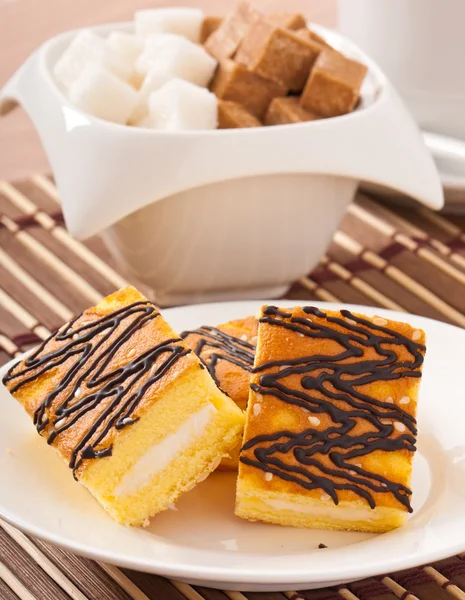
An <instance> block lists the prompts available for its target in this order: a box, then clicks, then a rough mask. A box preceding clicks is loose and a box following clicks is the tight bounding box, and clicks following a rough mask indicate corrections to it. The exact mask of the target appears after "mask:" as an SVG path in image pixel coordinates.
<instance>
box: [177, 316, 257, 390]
mask: <svg viewBox="0 0 465 600" xmlns="http://www.w3.org/2000/svg"><path fill="white" fill-rule="evenodd" d="M189 335H198V336H199V340H198V342H197V345H196V347H195V350H194V352H195V353H196V354H197V356H198V357H199V358H202V352H203V350H206V349H208V348H216V350H217V351H214V352H212V353H211V354H209V355H208V357H207V358H205V359H203V358H202V360H203V362H204V363H205V366H206V367H207V369H208V372H209V373H210V375H211V376H212V377H213V379H214V380H215V383H216V385H218V386H219V385H220V382H219V381H218V378H217V376H216V367H217V366H218V363H219V362H220V361H222V360H225V361H227V362H229V363H231V364H234V365H237V366H238V367H240V368H241V369H244V370H245V371H247V372H249V373H250V372H251V371H252V367H253V362H254V357H255V346H253V345H252V344H250V343H249V342H245V341H244V340H241V339H240V338H237V337H235V336H233V335H229V334H228V333H225V332H224V331H220V330H219V329H216V327H210V326H208V325H204V326H203V327H199V329H194V330H191V331H183V332H182V333H181V337H182V338H183V339H185V338H186V337H187V336H189Z"/></svg>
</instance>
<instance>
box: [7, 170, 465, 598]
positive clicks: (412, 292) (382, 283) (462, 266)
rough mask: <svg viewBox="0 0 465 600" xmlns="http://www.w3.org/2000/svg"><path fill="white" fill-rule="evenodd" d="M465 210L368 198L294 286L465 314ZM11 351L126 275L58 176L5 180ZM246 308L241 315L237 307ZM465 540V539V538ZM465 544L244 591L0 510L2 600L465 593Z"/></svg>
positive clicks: (460, 317)
mask: <svg viewBox="0 0 465 600" xmlns="http://www.w3.org/2000/svg"><path fill="white" fill-rule="evenodd" d="M464 227H465V220H463V219H462V220H460V219H451V218H448V219H445V218H444V217H442V216H440V215H438V214H435V213H432V212H431V211H429V210H427V209H421V208H420V209H412V208H409V209H406V208H400V207H397V206H395V207H389V208H387V207H386V206H383V205H381V204H379V203H376V202H374V201H373V200H371V199H370V198H368V197H366V196H360V197H358V198H357V201H356V203H355V204H353V205H352V206H351V207H350V208H349V210H348V213H347V215H346V217H345V218H344V220H343V222H342V224H341V226H340V229H339V231H338V232H337V234H336V236H335V237H334V241H333V244H332V245H331V247H330V249H329V250H328V253H327V255H326V256H325V257H324V258H323V259H322V261H321V263H320V265H319V266H318V267H317V268H316V269H315V270H314V271H313V272H312V273H310V274H309V275H308V276H307V277H305V278H303V279H302V280H300V281H299V282H297V283H295V285H294V286H293V287H292V289H291V290H290V292H289V293H288V295H287V297H290V298H300V299H308V300H318V299H319V300H327V301H335V302H345V303H356V304H368V305H375V306H381V307H384V308H391V309H394V310H404V311H408V312H413V313H416V314H420V315H424V316H427V317H432V318H434V319H439V320H442V321H446V322H449V323H453V324H455V325H459V326H465V293H464V292H465V287H464V284H465V234H464V231H463V230H464ZM0 281H1V285H0V361H1V363H4V362H6V361H8V360H10V359H11V358H12V357H13V356H15V355H17V354H18V353H19V352H22V351H24V350H27V349H28V348H30V347H31V346H33V345H35V344H37V343H38V342H39V341H40V340H42V339H44V338H45V337H47V336H48V334H49V333H50V331H51V330H53V329H55V328H56V327H57V326H59V325H61V324H62V322H63V321H66V320H68V319H69V318H71V316H72V315H73V314H75V313H78V312H80V311H82V310H83V309H84V308H86V307H87V306H89V305H91V304H94V303H96V302H97V301H98V300H99V299H100V298H101V297H102V296H103V295H106V294H109V293H111V292H112V291H113V290H114V289H115V288H119V287H122V286H124V285H125V284H126V280H125V278H124V276H123V275H122V273H121V272H119V270H118V266H117V265H116V264H115V261H114V260H113V258H112V257H111V256H110V255H109V254H108V252H107V250H106V249H105V247H104V246H103V244H102V242H101V241H100V240H99V239H98V238H93V239H91V240H89V241H88V242H86V243H85V244H81V243H79V242H76V241H75V240H73V239H72V238H71V237H70V236H69V235H68V233H67V232H66V230H65V228H64V226H63V220H62V215H61V210H60V205H59V199H58V195H57V192H56V189H55V186H54V184H53V182H52V180H51V179H50V178H48V177H45V176H43V175H36V176H33V177H31V178H30V179H28V180H26V181H21V182H15V183H8V182H0ZM238 316H240V315H238ZM464 547H465V540H464ZM463 590H465V554H463V555H461V556H454V557H452V558H449V559H447V560H443V561H440V562H438V563H435V564H434V565H427V566H424V567H422V568H417V569H411V570H408V571H402V572H398V573H391V574H388V575H385V576H381V577H379V578H376V579H374V578H373V579H367V580H364V581H361V582H357V583H352V584H348V585H346V586H339V587H337V588H333V589H326V590H318V591H309V592H299V593H297V592H295V591H292V590H286V591H283V592H280V593H240V592H228V591H221V590H212V589H207V588H200V587H195V588H194V587H192V586H189V585H186V584H182V583H179V582H176V581H169V580H167V579H164V578H162V577H157V576H155V575H147V574H143V573H136V572H134V571H129V570H126V569H118V568H116V567H114V566H110V565H105V564H101V563H97V562H95V561H91V560H87V559H83V558H80V557H77V556H74V555H72V554H70V553H68V552H65V551H63V550H60V549H58V548H55V547H53V546H51V545H49V544H46V543H44V542H41V541H39V540H36V539H32V538H29V537H28V536H26V535H24V534H23V533H21V532H19V531H18V530H16V529H14V528H13V527H11V526H10V525H8V524H6V523H3V522H1V521H0V599H1V600H18V599H21V600H52V599H53V600H131V599H132V600H165V599H166V600H185V599H186V598H187V599H188V600H227V599H228V598H229V599H230V600H286V599H287V600H301V599H307V600H344V599H345V600H395V599H396V598H400V599H402V600H404V599H406V600H423V599H424V600H432V599H434V600H451V599H452V598H456V599H459V600H465V592H464V591H463Z"/></svg>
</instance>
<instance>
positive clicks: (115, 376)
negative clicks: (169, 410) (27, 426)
mask: <svg viewBox="0 0 465 600" xmlns="http://www.w3.org/2000/svg"><path fill="white" fill-rule="evenodd" d="M158 316H159V312H158V311H157V310H156V308H155V307H154V306H153V305H152V304H150V303H149V302H146V301H140V302H135V303H133V304H131V305H128V306H125V307H123V308H121V309H119V310H116V311H114V312H112V313H110V314H108V315H105V316H104V317H101V318H99V319H96V320H92V321H90V320H89V321H82V322H81V323H80V324H78V325H77V327H75V325H76V323H77V321H78V320H79V319H80V318H81V317H82V315H80V316H78V317H76V318H75V319H73V320H72V321H70V323H68V324H67V325H65V326H64V327H62V328H61V329H60V330H58V331H56V332H55V333H53V334H52V335H51V336H50V337H49V338H48V339H47V340H45V341H44V342H43V343H42V344H41V345H40V346H39V347H38V348H37V350H35V351H34V352H33V353H32V354H31V355H29V356H28V357H27V358H26V359H25V360H24V362H23V363H19V364H16V365H13V367H11V369H10V370H9V371H8V372H7V374H6V375H5V376H4V378H3V383H4V384H5V385H7V386H8V388H9V390H10V392H11V393H13V394H14V393H15V392H16V391H18V390H19V389H20V388H22V387H23V386H25V385H26V384H28V383H32V382H33V381H35V380H37V379H38V378H40V377H42V376H44V375H46V374H47V372H48V371H50V370H52V369H55V368H56V367H59V366H60V365H63V364H64V363H67V362H68V361H70V360H72V359H73V358H74V359H75V360H74V362H73V364H72V365H71V366H70V367H69V368H67V367H65V371H66V372H65V374H64V376H63V378H62V379H61V380H60V382H59V383H58V385H56V387H55V388H54V389H53V390H52V391H51V392H50V393H49V394H48V395H47V397H46V398H45V400H44V401H43V402H42V403H41V404H40V405H39V406H38V407H37V409H36V410H35V413H34V424H35V425H36V428H37V431H38V432H39V433H41V434H42V435H44V436H45V437H46V438H47V441H48V443H49V444H52V443H53V442H54V441H55V440H56V439H57V437H58V436H59V435H60V434H62V433H63V432H64V431H66V430H67V429H69V428H70V427H72V426H73V425H75V424H76V423H77V422H78V421H80V420H81V419H83V418H85V416H86V414H87V413H89V411H92V410H96V409H98V407H99V405H101V406H104V407H105V408H104V409H103V410H102V411H100V412H99V413H98V414H97V416H96V417H95V419H94V420H93V421H92V424H91V426H90V427H89V428H88V429H87V431H86V432H85V433H84V435H83V436H82V437H81V439H80V440H78V442H77V443H76V445H75V446H74V448H73V450H72V452H71V459H70V462H69V466H70V468H71V469H73V472H74V474H75V476H76V470H77V469H78V468H79V467H80V465H81V464H82V461H83V459H93V458H101V457H104V456H110V455H111V452H112V445H111V444H107V445H105V438H107V436H108V434H109V433H110V432H111V430H112V429H116V430H120V429H123V428H124V427H126V426H128V425H131V424H132V423H135V422H136V421H137V420H138V417H137V416H135V415H134V412H135V411H136V409H137V407H138V406H139V404H140V402H141V400H142V399H143V397H144V395H145V394H146V392H147V391H148V389H149V388H150V387H151V386H152V385H153V384H154V383H155V382H157V381H158V380H159V379H161V378H162V377H163V376H164V375H165V374H166V373H167V372H168V371H169V370H170V368H171V367H172V366H173V365H174V364H175V363H176V362H177V361H178V360H179V358H180V357H181V356H184V355H186V354H188V353H189V352H190V350H189V349H186V348H185V347H184V346H183V345H180V344H179V342H180V341H181V340H180V338H173V339H168V340H165V341H164V342H162V343H160V344H157V345H156V346H153V347H151V348H149V349H148V350H146V351H145V352H143V353H142V354H138V355H137V353H134V354H135V355H134V359H133V360H132V361H130V362H127V363H126V364H121V365H120V366H115V368H114V369H112V368H111V362H112V360H113V358H114V357H115V355H116V353H117V352H118V350H119V349H120V348H121V346H123V345H124V344H126V343H127V342H128V341H129V340H130V338H131V337H132V336H133V335H134V334H135V333H136V332H137V331H138V330H140V329H141V328H142V327H144V326H145V325H146V324H147V323H149V322H150V321H152V320H153V319H156V318H157V317H158ZM56 342H58V343H59V345H58V347H56ZM50 345H53V347H54V348H55V349H53V350H48V348H49V347H50ZM129 356H130V355H128V357H129ZM159 359H160V360H159ZM155 363H156V366H154V365H155ZM68 364H69V363H68ZM84 385H85V387H86V391H85V392H84V393H82V387H83V386H84ZM102 403H103V404H102Z"/></svg>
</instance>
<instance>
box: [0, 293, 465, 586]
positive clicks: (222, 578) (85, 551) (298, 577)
mask: <svg viewBox="0 0 465 600" xmlns="http://www.w3.org/2000/svg"><path fill="white" fill-rule="evenodd" d="M243 304H250V305H252V304H253V305H255V306H257V307H258V306H260V305H261V304H273V305H282V306H283V307H286V306H293V305H295V306H298V305H310V304H311V305H315V306H318V307H321V308H322V309H325V308H326V309H332V308H335V309H340V308H341V306H343V307H344V308H347V309H348V310H352V311H355V312H357V311H359V312H362V311H365V312H367V313H368V314H370V313H371V314H376V313H378V311H379V314H380V316H383V315H386V316H391V317H393V318H396V319H402V318H408V319H409V320H411V319H412V318H414V319H420V321H423V322H430V323H435V324H439V325H441V326H442V327H445V328H452V329H453V330H457V331H459V332H461V333H462V334H465V331H464V330H463V329H462V328H460V327H458V326H456V325H452V324H450V323H445V322H442V321H439V320H436V319H432V318H429V317H423V316H420V315H414V314H411V313H407V312H402V311H394V310H390V309H385V308H381V307H374V306H364V305H359V304H349V303H342V302H324V301H320V300H316V301H313V300H311V299H305V300H299V299H295V300H294V299H291V300H289V299H272V300H238V301H231V302H212V303H205V304H195V305H185V306H178V307H173V308H166V309H161V311H162V313H163V314H164V315H166V316H167V318H168V319H169V315H170V314H173V313H179V312H181V311H184V310H186V309H189V310H193V309H194V310H195V309H199V308H202V309H206V310H208V309H209V308H213V307H219V306H230V305H243ZM29 352H30V351H29ZM25 354H27V352H25V353H22V354H21V355H20V356H18V357H16V358H14V359H12V360H11V361H9V362H8V363H6V364H5V365H2V367H1V368H0V376H1V375H2V374H3V373H4V372H5V371H6V370H7V369H8V368H9V367H10V366H11V365H12V364H13V363H14V362H16V361H18V360H20V359H21V358H22V357H23V356H24V355H25ZM0 518H2V519H4V520H5V521H6V522H7V523H9V524H10V525H12V526H13V527H17V528H18V529H20V530H21V531H23V532H25V533H27V534H29V535H32V536H33V537H36V538H38V539H40V540H43V541H46V542H48V543H51V544H53V545H55V546H58V547H60V548H63V549H65V550H68V551H71V552H72V553H74V554H76V555H78V556H83V557H86V558H90V559H92V560H96V561H104V562H109V563H111V564H113V565H116V566H119V567H123V568H129V569H134V570H136V571H142V572H145V573H152V574H157V575H160V576H163V577H167V578H174V579H181V580H185V581H190V582H197V583H201V584H202V585H206V586H208V585H210V586H211V587H216V586H217V585H221V587H225V586H227V585H228V584H231V585H232V586H234V587H235V588H236V589H243V590H244V585H245V586H247V585H251V586H253V587H254V589H255V590H259V589H265V588H266V591H272V590H276V591H281V590H283V589H291V588H292V589H305V587H306V586H307V587H308V586H313V587H315V586H317V585H318V584H321V585H325V586H326V585H335V583H334V582H340V581H341V580H344V581H350V580H352V581H353V580H356V579H362V578H366V577H373V576H376V575H380V574H383V573H388V572H395V571H399V570H405V569H408V568H414V567H417V566H419V565H421V564H425V563H430V562H435V561H438V560H442V559H444V558H448V557H450V556H453V555H455V554H458V553H460V552H463V551H465V539H464V541H463V543H460V542H457V543H456V544H453V545H451V546H449V547H448V548H440V549H439V550H435V549H434V548H432V549H431V550H429V551H428V552H422V553H421V554H419V555H416V554H412V555H411V556H409V557H407V558H403V557H402V554H401V553H400V554H399V555H397V556H393V557H392V558H390V559H388V562H387V563H386V560H385V559H384V558H383V556H382V555H381V558H376V559H374V560H373V561H372V562H371V563H370V564H369V565H365V564H364V563H363V562H362V561H360V564H359V565H358V566H356V567H354V566H350V571H349V570H348V567H346V566H345V565H343V564H337V563H336V564H335V566H334V567H333V573H332V574H330V573H326V572H325V573H323V574H321V576H320V575H319V574H318V573H317V572H316V571H313V572H311V571H310V572H303V570H302V568H300V569H298V570H297V572H295V573H294V572H293V573H291V572H289V571H288V570H287V571H283V572H281V571H276V570H274V571H263V572H260V571H259V572H258V573H257V570H256V568H255V567H254V568H250V569H248V570H247V571H245V570H244V569H242V570H241V571H238V570H237V569H234V567H233V568H231V567H230V564H229V565H223V566H221V567H218V566H213V565H210V564H205V565H203V570H202V571H201V572H200V571H199V567H198V566H197V565H192V564H191V565H188V564H183V563H178V562H175V561H173V560H171V561H170V560H168V561H165V560H163V558H162V559H161V560H160V557H156V556H153V555H151V556H150V557H149V558H148V559H143V560H141V559H140V558H138V557H135V558H134V557H131V556H129V555H125V554H124V553H123V552H115V551H103V552H102V551H101V550H99V549H98V548H96V547H95V546H88V545H86V544H84V543H79V542H74V541H69V540H66V537H64V536H63V535H62V536H59V535H57V534H55V533H50V532H47V531H46V530H44V529H43V528H42V527H37V526H35V525H34V524H33V523H30V522H27V521H25V520H24V519H22V518H17V517H15V516H14V514H11V513H10V511H5V509H4V507H3V505H2V501H1V491H0ZM115 525H116V526H118V525H117V524H115ZM328 550H329V552H331V548H329V549H328ZM336 550H337V549H336ZM192 551H193V552H194V551H195V550H194V549H192ZM312 552H313V550H311V551H309V552H308V555H309V557H310V556H311V554H312ZM242 554H243V555H244V554H248V553H245V552H244V553H242ZM305 554H306V553H305V552H303V551H302V552H300V553H299V554H298V555H297V556H298V558H299V559H301V558H303V557H304V556H305ZM250 555H251V556H254V554H253V553H250ZM273 556H276V555H273ZM322 577H323V578H322ZM239 586H242V587H241V588H240V587H239Z"/></svg>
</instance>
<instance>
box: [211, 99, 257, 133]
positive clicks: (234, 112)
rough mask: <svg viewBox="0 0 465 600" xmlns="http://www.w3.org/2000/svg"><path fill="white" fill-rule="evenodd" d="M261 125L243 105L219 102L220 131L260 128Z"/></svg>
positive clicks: (225, 101)
mask: <svg viewBox="0 0 465 600" xmlns="http://www.w3.org/2000/svg"><path fill="white" fill-rule="evenodd" d="M260 126H261V123H260V121H259V120H258V119H257V117H254V116H253V114H252V113H251V112H249V111H248V110H247V109H246V108H245V107H244V106H242V104H237V102H230V101H228V100H218V129H236V128H238V127H260Z"/></svg>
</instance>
